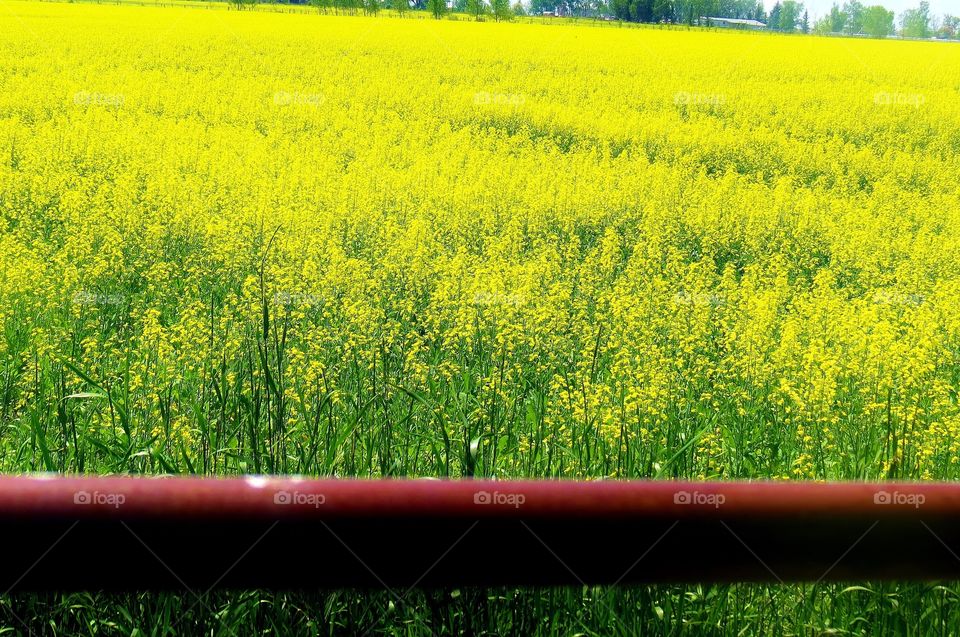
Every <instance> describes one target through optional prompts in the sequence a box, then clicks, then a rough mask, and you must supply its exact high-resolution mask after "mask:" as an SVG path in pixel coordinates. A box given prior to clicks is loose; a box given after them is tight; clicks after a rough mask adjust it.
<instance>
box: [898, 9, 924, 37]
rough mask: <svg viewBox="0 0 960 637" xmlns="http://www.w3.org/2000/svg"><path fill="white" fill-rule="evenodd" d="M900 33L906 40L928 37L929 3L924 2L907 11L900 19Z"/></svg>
mask: <svg viewBox="0 0 960 637" xmlns="http://www.w3.org/2000/svg"><path fill="white" fill-rule="evenodd" d="M900 27H901V28H902V33H903V35H904V36H905V37H908V38H929V37H930V32H931V28H930V3H928V2H926V1H924V2H921V3H920V6H919V7H917V8H916V9H907V10H906V11H904V12H903V15H902V16H901V17H900Z"/></svg>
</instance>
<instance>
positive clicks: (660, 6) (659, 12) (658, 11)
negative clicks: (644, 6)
mask: <svg viewBox="0 0 960 637" xmlns="http://www.w3.org/2000/svg"><path fill="white" fill-rule="evenodd" d="M653 21H654V22H673V2H672V1H671V0H654V2H653Z"/></svg>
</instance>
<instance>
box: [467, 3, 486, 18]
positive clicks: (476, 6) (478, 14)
mask: <svg viewBox="0 0 960 637" xmlns="http://www.w3.org/2000/svg"><path fill="white" fill-rule="evenodd" d="M463 10H464V12H465V13H468V14H470V15H472V16H473V17H474V18H476V19H477V20H479V19H480V18H482V17H483V14H485V13H486V12H487V4H486V3H485V2H484V1H483V0H466V4H465V5H464V8H463Z"/></svg>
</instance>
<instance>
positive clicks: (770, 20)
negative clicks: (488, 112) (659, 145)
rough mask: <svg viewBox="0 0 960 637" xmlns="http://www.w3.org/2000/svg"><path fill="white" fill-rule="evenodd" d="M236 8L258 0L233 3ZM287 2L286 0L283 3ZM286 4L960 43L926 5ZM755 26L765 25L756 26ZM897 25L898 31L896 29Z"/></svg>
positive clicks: (690, 0)
mask: <svg viewBox="0 0 960 637" xmlns="http://www.w3.org/2000/svg"><path fill="white" fill-rule="evenodd" d="M232 1H233V3H234V4H235V5H236V6H237V7H238V8H243V7H244V6H249V5H252V4H256V3H257V1H258V0H232ZM280 1H281V2H284V0H280ZM510 2H511V0H286V1H285V3H288V4H309V5H310V6H313V7H315V8H316V9H317V10H318V11H321V12H323V13H326V12H330V11H333V12H343V13H360V12H362V13H365V14H371V15H372V14H377V13H379V12H380V11H381V10H382V9H392V10H393V11H395V12H397V13H400V14H404V13H406V12H408V11H427V12H429V13H431V14H432V15H433V17H435V18H441V17H443V16H445V15H446V14H448V13H450V12H455V13H461V14H467V15H470V16H472V17H474V18H476V19H478V20H480V19H484V18H488V17H489V18H492V19H494V20H497V21H501V20H510V19H512V18H514V17H517V16H525V15H534V16H539V15H545V14H549V15H555V16H573V17H593V18H606V19H614V20H621V21H625V22H645V23H659V24H687V25H690V26H710V25H711V18H733V19H741V20H752V21H754V23H752V24H751V25H750V26H753V27H754V28H764V29H767V30H771V31H779V32H783V33H816V34H818V35H848V36H868V37H875V38H882V37H888V36H893V35H899V36H902V37H908V38H940V39H960V17H958V16H952V15H944V16H935V15H934V14H933V13H932V12H931V11H930V4H929V3H928V2H927V1H926V0H923V1H921V2H920V4H919V6H918V7H916V8H914V9H908V10H906V11H904V12H903V13H902V14H901V16H900V20H899V23H898V22H897V21H896V16H895V15H894V12H893V11H889V10H887V9H886V8H885V7H883V6H882V5H871V6H866V5H864V4H863V3H862V2H860V0H847V1H846V2H844V3H843V5H840V4H836V3H835V4H834V5H833V6H832V7H831V9H830V12H829V13H828V14H826V15H824V16H822V17H821V18H819V19H818V20H816V21H815V22H813V23H811V20H810V14H809V12H808V11H807V10H806V8H805V7H804V5H803V2H801V0H778V2H777V3H776V4H774V6H773V7H772V8H771V9H770V11H769V12H768V11H767V10H766V9H765V8H764V4H763V1H762V0H527V2H526V4H525V3H524V1H523V0H514V4H513V5H512V6H511V4H510ZM756 23H762V27H758V25H757V24H756ZM898 26H899V28H898Z"/></svg>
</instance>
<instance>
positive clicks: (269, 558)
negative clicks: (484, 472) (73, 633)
mask: <svg viewBox="0 0 960 637" xmlns="http://www.w3.org/2000/svg"><path fill="white" fill-rule="evenodd" d="M0 529H2V535H3V540H4V544H3V546H4V547H6V550H5V554H4V557H3V560H2V565H3V566H2V568H0V587H2V589H3V590H51V589H56V590H80V589H105V590H142V589H181V590H183V589H190V590H193V591H206V590H208V589H210V588H253V587H263V588H276V589H311V588H313V589H316V588H331V587H361V588H367V587H369V588H390V589H394V590H397V589H399V590H400V591H403V590H406V588H407V587H411V586H421V587H432V586H467V585H581V584H584V583H586V584H636V583H658V582H735V581H763V582H778V581H784V582H786V581H821V580H864V579H870V580H872V579H956V578H960V557H958V555H960V485H955V484H932V483H923V484H894V483H883V484H863V483H774V482H755V483H726V482H723V483H720V482H710V483H682V482H612V481H596V482H566V481H511V482H493V481H480V480H471V481H441V480H382V481H381V480H300V479H293V478H266V477H249V478H235V479H198V478H131V477H104V478H92V477H58V476H24V477H4V478H0Z"/></svg>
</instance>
